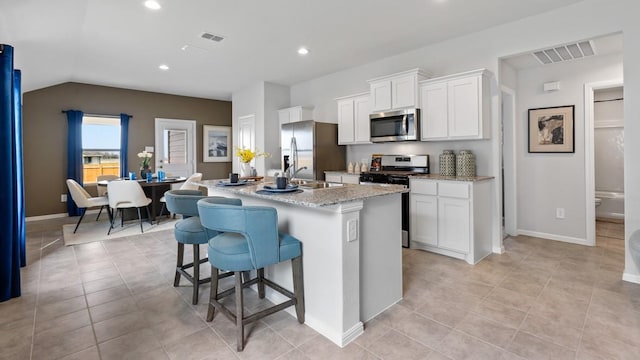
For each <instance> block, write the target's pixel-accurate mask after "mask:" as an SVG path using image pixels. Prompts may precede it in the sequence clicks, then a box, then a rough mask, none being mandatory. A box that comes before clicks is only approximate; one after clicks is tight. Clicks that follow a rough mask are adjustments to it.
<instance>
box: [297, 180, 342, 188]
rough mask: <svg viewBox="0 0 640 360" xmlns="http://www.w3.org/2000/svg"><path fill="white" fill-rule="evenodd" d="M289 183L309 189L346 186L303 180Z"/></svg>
mask: <svg viewBox="0 0 640 360" xmlns="http://www.w3.org/2000/svg"><path fill="white" fill-rule="evenodd" d="M289 183H291V184H294V185H298V186H300V187H301V188H307V189H328V188H333V187H341V186H344V184H341V183H331V182H325V181H315V180H303V179H293V180H291V181H289Z"/></svg>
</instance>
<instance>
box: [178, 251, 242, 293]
mask: <svg viewBox="0 0 640 360" xmlns="http://www.w3.org/2000/svg"><path fill="white" fill-rule="evenodd" d="M196 259H200V245H199V244H193V262H190V263H188V264H183V262H184V244H183V243H178V258H177V261H176V275H175V277H174V279H173V286H174V287H178V286H180V276H184V278H185V279H187V281H189V282H190V283H191V284H192V285H193V298H192V299H191V303H192V304H193V305H196V304H198V295H199V288H200V285H202V284H206V283H208V282H211V277H208V278H204V279H200V264H204V263H206V262H208V261H209V258H204V259H200V260H198V266H194V263H195V262H196ZM189 268H193V276H192V275H191V274H189V273H188V272H187V269H189ZM212 270H213V269H212ZM211 274H214V272H213V271H212V272H211ZM231 275H233V272H231V271H229V272H223V273H221V274H218V279H223V278H226V277H229V276H231ZM216 282H217V280H216Z"/></svg>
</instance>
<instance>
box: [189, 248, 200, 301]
mask: <svg viewBox="0 0 640 360" xmlns="http://www.w3.org/2000/svg"><path fill="white" fill-rule="evenodd" d="M199 288H200V245H198V244H193V299H192V300H191V303H192V304H193V305H196V304H197V303H198V289H199Z"/></svg>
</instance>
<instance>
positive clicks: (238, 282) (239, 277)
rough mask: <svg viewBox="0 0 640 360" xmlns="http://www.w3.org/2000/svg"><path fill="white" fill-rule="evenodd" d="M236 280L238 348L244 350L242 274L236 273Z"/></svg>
mask: <svg viewBox="0 0 640 360" xmlns="http://www.w3.org/2000/svg"><path fill="white" fill-rule="evenodd" d="M234 275H235V278H236V289H235V290H236V348H237V350H238V351H242V350H243V349H244V308H243V303H242V273H241V272H240V271H236V272H235V274H234Z"/></svg>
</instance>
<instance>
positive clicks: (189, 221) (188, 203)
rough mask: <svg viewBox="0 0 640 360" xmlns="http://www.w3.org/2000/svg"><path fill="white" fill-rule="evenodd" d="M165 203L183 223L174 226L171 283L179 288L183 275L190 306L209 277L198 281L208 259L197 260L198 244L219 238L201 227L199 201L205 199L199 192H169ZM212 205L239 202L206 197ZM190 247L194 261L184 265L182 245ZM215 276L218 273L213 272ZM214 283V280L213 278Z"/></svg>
mask: <svg viewBox="0 0 640 360" xmlns="http://www.w3.org/2000/svg"><path fill="white" fill-rule="evenodd" d="M165 198H166V201H167V209H169V211H170V212H172V213H174V214H180V215H182V220H180V221H178V222H177V223H176V225H175V230H174V234H175V237H176V241H177V242H178V256H177V262H176V275H175V278H174V280H173V286H178V285H180V276H184V277H185V279H187V280H188V281H189V282H191V283H192V284H193V299H192V303H193V304H194V305H195V304H197V303H198V289H199V286H200V285H201V284H206V283H208V282H209V281H211V278H206V279H200V264H203V263H205V262H207V260H208V259H207V258H204V259H200V244H206V243H207V242H208V241H209V239H210V238H212V237H214V236H216V235H218V232H217V231H215V230H210V229H206V228H205V227H203V226H202V224H200V218H199V217H198V206H197V202H198V200H200V199H202V198H205V196H203V195H202V191H200V190H170V191H167V192H166V193H165ZM209 200H210V201H211V202H212V203H220V204H229V205H242V201H240V199H230V198H225V197H219V196H212V197H210V198H209ZM185 244H188V245H189V244H190V245H193V262H191V263H188V264H183V262H184V245H185ZM190 267H193V276H191V275H190V274H189V273H187V271H186V270H187V269H188V268H190ZM211 274H212V275H213V274H217V272H212V273H211ZM231 275H233V273H232V272H227V273H224V274H220V275H218V277H226V276H231ZM216 281H217V278H216Z"/></svg>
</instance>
